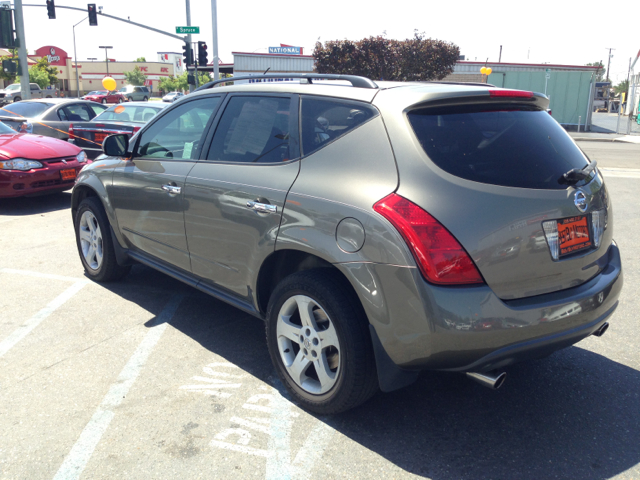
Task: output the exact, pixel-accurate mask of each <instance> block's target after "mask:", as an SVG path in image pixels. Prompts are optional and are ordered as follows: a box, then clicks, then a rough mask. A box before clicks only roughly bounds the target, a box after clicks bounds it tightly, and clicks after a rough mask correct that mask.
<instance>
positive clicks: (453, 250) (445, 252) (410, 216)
mask: <svg viewBox="0 0 640 480" xmlns="http://www.w3.org/2000/svg"><path fill="white" fill-rule="evenodd" d="M373 209H374V210H375V211H376V212H378V213H379V214H380V215H382V216H383V217H385V218H386V219H387V220H389V221H390V222H391V223H392V225H393V226H394V227H396V229H397V230H398V231H399V232H400V234H401V235H402V237H403V238H404V240H405V242H407V245H409V248H410V249H411V253H413V256H414V258H415V259H416V263H417V264H418V266H419V267H420V271H421V272H422V274H423V275H424V277H425V278H426V279H427V280H428V281H430V282H432V283H437V284H444V285H456V284H458V285H459V284H470V283H484V280H483V279H482V276H481V275H480V272H479V271H478V269H477V268H476V266H475V264H474V263H473V261H472V260H471V258H470V257H469V254H468V253H467V252H466V251H465V249H464V248H462V246H461V245H460V244H459V243H458V241H457V240H456V239H455V238H454V236H453V235H451V233H449V231H448V230H447V229H446V228H444V227H443V226H442V224H440V222H438V221H437V220H436V219H435V218H433V217H432V216H431V215H429V214H428V213H427V212H425V211H424V210H423V209H422V208H420V207H419V206H418V205H416V204H414V203H412V202H410V201H409V200H407V199H406V198H403V197H401V196H400V195H396V194H395V193H392V194H391V195H389V196H387V197H385V198H383V199H382V200H380V201H379V202H378V203H376V204H375V205H374V206H373Z"/></svg>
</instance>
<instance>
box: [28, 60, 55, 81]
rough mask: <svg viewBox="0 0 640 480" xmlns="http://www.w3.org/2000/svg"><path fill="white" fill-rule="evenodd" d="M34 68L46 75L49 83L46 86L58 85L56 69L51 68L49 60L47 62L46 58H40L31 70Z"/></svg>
mask: <svg viewBox="0 0 640 480" xmlns="http://www.w3.org/2000/svg"><path fill="white" fill-rule="evenodd" d="M34 67H35V68H38V69H40V70H42V71H44V72H45V73H46V74H47V76H48V77H49V83H48V84H47V86H49V85H56V84H57V83H58V69H57V68H56V67H52V66H51V65H50V64H49V60H47V57H42V58H41V59H40V60H38V61H37V62H36V64H35V65H34V66H33V67H31V68H34Z"/></svg>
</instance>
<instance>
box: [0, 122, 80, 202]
mask: <svg viewBox="0 0 640 480" xmlns="http://www.w3.org/2000/svg"><path fill="white" fill-rule="evenodd" d="M86 163H90V161H88V160H87V156H86V154H85V153H84V151H83V150H82V149H81V148H78V147H76V146H75V145H72V144H71V143H69V142H65V141H64V140H58V139H57V138H52V137H45V136H42V135H31V134H27V133H16V131H15V130H13V129H12V128H9V127H7V126H6V125H5V124H4V123H2V122H0V198H6V197H22V196H25V195H34V194H39V193H54V192H61V191H63V190H68V189H70V188H71V187H73V184H74V183H75V181H76V177H77V176H78V173H79V172H80V170H82V167H84V165H85V164H86Z"/></svg>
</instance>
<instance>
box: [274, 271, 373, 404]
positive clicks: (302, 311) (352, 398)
mask: <svg viewBox="0 0 640 480" xmlns="http://www.w3.org/2000/svg"><path fill="white" fill-rule="evenodd" d="M266 330H267V344H268V347H269V354H270V355H271V360H272V361H273V363H274V365H275V367H276V371H277V373H278V375H279V377H280V379H281V380H282V382H283V383H284V384H285V386H286V387H287V389H288V390H289V392H290V393H291V395H292V397H293V398H294V399H295V401H296V402H297V403H299V404H300V405H301V406H302V407H304V408H306V409H308V410H310V411H313V412H316V413H321V414H331V413H339V412H343V411H345V410H349V409H350V408H353V407H355V406H357V405H359V404H361V403H363V402H365V401H366V400H368V399H369V398H370V397H371V396H372V395H373V394H374V393H375V392H376V391H377V389H378V381H377V373H376V368H375V360H374V356H373V349H372V346H371V337H370V334H369V328H368V322H367V319H366V316H365V314H364V311H363V310H362V306H361V305H360V304H359V302H358V300H357V298H356V297H355V295H353V294H352V293H351V291H350V287H349V286H348V284H346V281H345V280H344V278H343V277H341V276H340V274H339V273H337V272H335V271H332V270H329V269H318V270H307V271H304V272H299V273H296V274H293V275H290V276H289V277H287V278H285V279H284V280H283V281H282V282H281V283H280V284H279V285H278V286H277V287H276V289H275V291H274V292H273V295H272V296H271V299H270V302H269V308H268V311H267V327H266Z"/></svg>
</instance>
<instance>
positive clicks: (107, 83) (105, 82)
mask: <svg viewBox="0 0 640 480" xmlns="http://www.w3.org/2000/svg"><path fill="white" fill-rule="evenodd" d="M116 85H117V84H116V81H115V80H114V79H113V78H111V77H104V78H103V79H102V86H103V87H104V88H105V89H107V90H109V91H112V90H115V89H116Z"/></svg>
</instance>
